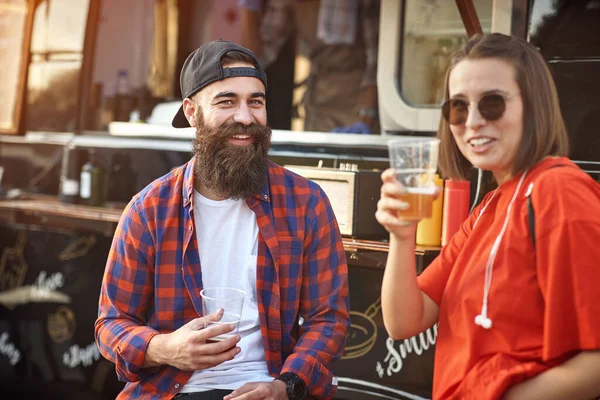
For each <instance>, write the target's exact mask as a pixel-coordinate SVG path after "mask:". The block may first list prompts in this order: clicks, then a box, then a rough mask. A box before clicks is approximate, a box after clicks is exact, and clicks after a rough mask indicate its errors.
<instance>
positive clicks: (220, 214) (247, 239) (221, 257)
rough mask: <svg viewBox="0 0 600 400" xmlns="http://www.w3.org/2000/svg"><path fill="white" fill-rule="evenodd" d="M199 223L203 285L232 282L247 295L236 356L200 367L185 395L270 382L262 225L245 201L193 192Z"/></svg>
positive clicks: (185, 389)
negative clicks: (259, 279)
mask: <svg viewBox="0 0 600 400" xmlns="http://www.w3.org/2000/svg"><path fill="white" fill-rule="evenodd" d="M194 222H195V224H196V238H197V240H198V251H199V253H200V264H201V270H202V285H203V287H205V288H208V287H214V286H228V287H234V288H237V289H240V290H243V291H244V292H245V293H246V297H245V298H244V308H243V311H242V319H241V321H240V327H239V332H238V333H239V335H240V336H241V340H240V342H239V343H238V346H239V347H240V349H241V351H240V352H239V353H238V354H237V355H236V356H235V357H234V359H233V360H230V361H226V362H224V363H223V364H220V365H217V366H215V367H213V368H210V369H207V370H202V371H195V372H194V373H193V375H192V376H191V378H190V380H189V381H188V382H187V384H185V385H184V386H183V388H182V390H181V393H189V392H201V391H205V390H212V389H231V390H235V389H237V388H239V387H241V386H242V385H244V383H247V382H270V381H272V380H273V378H272V377H271V376H270V375H269V372H268V369H267V363H266V361H265V352H264V347H263V343H262V336H261V334H260V320H259V318H258V303H257V300H256V258H257V255H258V225H257V223H256V215H255V214H254V212H252V210H250V208H248V205H247V204H246V202H245V201H244V200H229V199H227V200H222V201H215V200H210V199H207V198H206V197H204V196H202V195H201V194H200V193H198V192H197V191H195V190H194Z"/></svg>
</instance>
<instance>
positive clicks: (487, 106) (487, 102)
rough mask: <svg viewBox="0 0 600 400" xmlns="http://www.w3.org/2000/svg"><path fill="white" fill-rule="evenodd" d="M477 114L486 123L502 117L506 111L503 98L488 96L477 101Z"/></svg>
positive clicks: (497, 95)
mask: <svg viewBox="0 0 600 400" xmlns="http://www.w3.org/2000/svg"><path fill="white" fill-rule="evenodd" d="M478 108H479V113H480V114H481V116H482V117H483V118H485V119H486V120H488V121H496V120H498V119H500V118H501V117H502V115H503V114H504V110H506V103H505V102H504V98H503V97H502V96H500V95H499V94H489V95H487V96H483V97H482V98H481V100H479V106H478Z"/></svg>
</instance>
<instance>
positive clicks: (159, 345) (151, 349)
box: [142, 333, 168, 368]
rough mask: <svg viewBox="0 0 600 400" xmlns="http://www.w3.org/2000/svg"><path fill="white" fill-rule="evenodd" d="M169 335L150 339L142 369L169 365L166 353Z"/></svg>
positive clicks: (160, 335) (159, 335)
mask: <svg viewBox="0 0 600 400" xmlns="http://www.w3.org/2000/svg"><path fill="white" fill-rule="evenodd" d="M167 343H168V334H160V333H159V334H158V335H155V336H153V337H152V339H150V342H148V347H147V348H146V358H145V359H144V363H143V365H142V368H151V367H158V366H161V365H166V364H168V359H167V357H166V353H167V352H168V346H167Z"/></svg>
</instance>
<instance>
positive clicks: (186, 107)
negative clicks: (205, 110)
mask: <svg viewBox="0 0 600 400" xmlns="http://www.w3.org/2000/svg"><path fill="white" fill-rule="evenodd" d="M183 113H184V114H185V117H186V118H187V120H188V122H189V123H190V126H191V127H194V128H195V127H196V103H195V102H194V100H192V99H189V98H185V99H183Z"/></svg>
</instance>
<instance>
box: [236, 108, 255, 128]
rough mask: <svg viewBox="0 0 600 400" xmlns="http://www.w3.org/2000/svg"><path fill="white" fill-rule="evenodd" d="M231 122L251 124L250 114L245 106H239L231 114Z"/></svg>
mask: <svg viewBox="0 0 600 400" xmlns="http://www.w3.org/2000/svg"><path fill="white" fill-rule="evenodd" d="M233 121H234V122H238V123H240V124H242V125H246V126H247V125H250V124H251V123H252V113H251V112H250V108H248V105H247V104H241V105H240V106H239V107H238V109H237V110H236V112H235V114H233Z"/></svg>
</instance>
